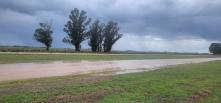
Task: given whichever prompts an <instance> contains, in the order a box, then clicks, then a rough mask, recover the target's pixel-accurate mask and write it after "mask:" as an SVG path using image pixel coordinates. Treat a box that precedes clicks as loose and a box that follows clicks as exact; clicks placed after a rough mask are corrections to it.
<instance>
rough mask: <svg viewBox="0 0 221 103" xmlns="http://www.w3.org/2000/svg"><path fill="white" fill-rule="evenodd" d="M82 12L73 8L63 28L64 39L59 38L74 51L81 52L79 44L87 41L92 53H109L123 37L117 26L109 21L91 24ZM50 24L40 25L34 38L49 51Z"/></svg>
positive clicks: (97, 21) (50, 39)
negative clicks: (73, 48)
mask: <svg viewBox="0 0 221 103" xmlns="http://www.w3.org/2000/svg"><path fill="white" fill-rule="evenodd" d="M86 14H87V13H86V12H85V11H84V10H78V9H77V8H75V9H74V10H72V11H71V13H70V15H69V20H68V21H67V23H66V25H65V26H64V29H63V30H64V32H65V33H66V34H67V36H66V37H65V38H63V39H62V38H61V40H62V41H63V42H64V43H68V44H71V45H73V46H74V47H75V51H80V50H81V43H82V42H83V41H85V40H88V41H89V42H88V45H89V46H90V47H91V50H92V51H93V52H111V50H112V46H113V45H114V44H115V43H116V42H117V41H118V40H119V39H120V38H121V37H122V36H123V34H119V33H118V32H119V30H120V28H119V27H118V24H117V23H116V22H113V21H109V22H107V23H106V24H105V23H101V22H100V21H99V20H95V21H94V22H93V23H92V24H90V23H91V21H92V20H91V18H88V17H87V15H86ZM52 34H53V30H52V22H50V23H49V22H44V23H40V27H39V28H37V29H36V30H35V33H34V38H35V40H37V41H38V42H40V43H42V44H44V45H45V47H46V50H47V51H49V49H50V47H51V45H52V42H53V37H52Z"/></svg>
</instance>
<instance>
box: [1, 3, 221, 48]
mask: <svg viewBox="0 0 221 103" xmlns="http://www.w3.org/2000/svg"><path fill="white" fill-rule="evenodd" d="M73 8H79V9H83V10H85V11H87V12H88V15H89V16H90V17H92V18H93V19H101V20H102V21H103V22H107V21H108V20H114V21H117V22H118V23H119V25H120V27H121V32H123V33H124V34H130V35H136V36H140V37H144V36H147V35H155V36H156V37H161V38H163V39H169V40H175V39H179V38H182V39H183V38H187V39H188V38H189V37H191V38H202V39H205V40H209V41H216V40H218V41H220V40H221V34H220V33H221V29H220V27H221V1H220V0H139V1H134V0H53V1H52V0H1V1H0V37H1V38H0V41H3V40H1V39H2V38H3V39H4V37H5V38H9V37H13V35H16V36H14V37H16V40H20V42H22V44H27V45H29V44H32V45H36V44H37V43H33V42H34V40H33V39H31V40H30V38H32V35H33V31H34V29H35V28H36V27H37V26H38V22H42V21H46V20H53V24H54V30H55V32H54V35H53V36H54V37H55V41H54V42H55V43H54V46H55V47H64V46H65V44H63V43H62V42H61V40H60V39H62V38H63V37H64V36H65V33H64V32H63V30H62V29H63V26H64V24H65V23H66V21H67V19H68V18H67V17H68V15H69V13H70V10H71V9H73ZM4 41H6V40H4ZM9 41H10V39H9ZM125 41H126V40H125ZM128 42H129V41H128ZM0 43H1V42H0ZM6 44H7V43H6ZM38 45H39V44H38Z"/></svg>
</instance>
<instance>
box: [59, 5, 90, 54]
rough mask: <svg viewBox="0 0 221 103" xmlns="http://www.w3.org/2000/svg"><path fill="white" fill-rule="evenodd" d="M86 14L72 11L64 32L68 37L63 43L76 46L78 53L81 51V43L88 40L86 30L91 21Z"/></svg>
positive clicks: (76, 10)
mask: <svg viewBox="0 0 221 103" xmlns="http://www.w3.org/2000/svg"><path fill="white" fill-rule="evenodd" d="M86 14H87V13H86V12H85V11H83V10H81V11H79V10H78V9H77V8H75V9H74V10H72V11H71V14H70V15H69V19H70V20H69V21H68V22H67V24H66V25H65V27H64V31H65V32H66V33H67V35H68V36H67V37H65V38H64V39H63V42H65V43H69V44H72V45H74V46H75V50H76V51H80V48H81V42H83V41H84V40H85V39H86V38H87V32H86V28H87V25H89V23H90V21H91V19H90V18H89V19H88V17H87V16H86Z"/></svg>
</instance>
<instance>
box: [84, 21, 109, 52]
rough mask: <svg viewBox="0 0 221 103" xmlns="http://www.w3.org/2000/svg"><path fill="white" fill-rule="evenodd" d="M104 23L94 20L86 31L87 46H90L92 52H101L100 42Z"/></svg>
mask: <svg viewBox="0 0 221 103" xmlns="http://www.w3.org/2000/svg"><path fill="white" fill-rule="evenodd" d="M104 26H105V25H104V24H103V23H100V21H99V20H96V21H95V22H94V23H93V24H92V25H91V26H90V30H89V31H88V36H89V42H88V44H89V46H91V50H92V51H93V52H101V51H102V42H103V29H104Z"/></svg>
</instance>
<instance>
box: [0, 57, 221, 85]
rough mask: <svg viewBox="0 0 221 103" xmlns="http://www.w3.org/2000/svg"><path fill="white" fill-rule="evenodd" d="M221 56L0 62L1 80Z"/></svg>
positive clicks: (151, 66) (126, 70)
mask: <svg viewBox="0 0 221 103" xmlns="http://www.w3.org/2000/svg"><path fill="white" fill-rule="evenodd" d="M214 60H221V58H197V59H155V60H116V61H81V62H67V61H66V62H63V61H55V62H48V63H15V64H0V81H7V80H20V79H30V78H40V77H52V76H64V75H70V74H83V73H91V72H99V71H112V70H113V71H117V72H116V74H124V73H131V72H141V71H149V70H155V69H159V68H160V67H164V66H168V65H177V64H187V63H201V62H208V61H214Z"/></svg>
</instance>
